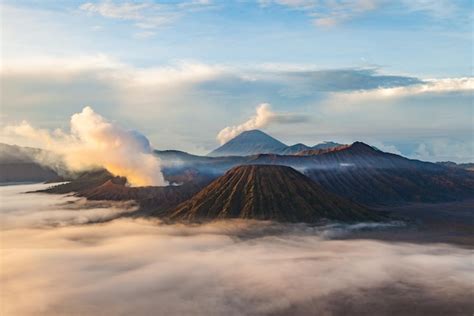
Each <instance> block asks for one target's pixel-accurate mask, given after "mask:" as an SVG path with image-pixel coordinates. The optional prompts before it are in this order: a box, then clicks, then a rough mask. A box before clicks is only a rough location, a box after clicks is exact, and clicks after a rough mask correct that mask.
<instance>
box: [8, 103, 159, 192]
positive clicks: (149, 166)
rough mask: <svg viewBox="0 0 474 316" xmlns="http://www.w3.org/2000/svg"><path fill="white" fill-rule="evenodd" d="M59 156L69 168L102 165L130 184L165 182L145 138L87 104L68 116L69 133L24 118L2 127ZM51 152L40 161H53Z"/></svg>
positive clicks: (79, 168) (40, 156)
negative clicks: (41, 126)
mask: <svg viewBox="0 0 474 316" xmlns="http://www.w3.org/2000/svg"><path fill="white" fill-rule="evenodd" d="M4 132H5V133H7V134H13V135H16V136H19V137H22V138H24V139H26V140H30V141H34V142H35V144H37V145H36V146H37V147H42V148H43V149H46V150H48V151H51V152H53V153H55V154H57V155H59V156H61V157H62V159H63V160H64V162H65V164H66V165H67V167H68V168H69V169H70V170H71V171H81V170H86V169H91V168H98V167H102V168H105V169H107V170H108V171H109V172H111V173H112V174H114V175H119V176H123V177H126V178H127V180H128V182H129V183H130V184H131V185H135V186H144V185H158V186H161V185H166V181H165V180H164V178H163V174H162V172H161V167H160V161H159V159H158V158H157V157H156V156H154V155H153V153H152V149H151V147H150V142H149V141H148V139H147V138H146V137H145V136H143V135H142V134H140V133H138V132H137V131H130V130H126V129H124V128H122V127H120V126H118V125H116V124H113V123H112V122H109V121H107V120H106V119H105V118H103V117H102V116H100V115H99V114H97V113H95V112H94V110H93V109H92V108H90V107H85V108H84V109H83V110H82V112H80V113H76V114H74V115H73V116H72V117H71V121H70V133H65V132H63V131H62V130H59V129H57V130H55V131H53V132H50V131H48V130H44V129H36V128H34V127H32V126H31V125H30V124H29V123H27V122H25V121H24V122H22V123H21V124H20V125H17V126H8V127H6V128H5V129H4ZM50 157H51V156H48V157H45V156H44V155H39V156H38V157H36V158H37V159H38V160H39V162H41V163H43V164H47V165H53V164H54V161H49V160H50Z"/></svg>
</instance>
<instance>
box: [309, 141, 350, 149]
mask: <svg viewBox="0 0 474 316" xmlns="http://www.w3.org/2000/svg"><path fill="white" fill-rule="evenodd" d="M342 145H343V144H339V143H335V142H324V143H321V144H317V145H314V146H313V147H311V149H329V148H334V147H339V146H342ZM308 149H309V148H308Z"/></svg>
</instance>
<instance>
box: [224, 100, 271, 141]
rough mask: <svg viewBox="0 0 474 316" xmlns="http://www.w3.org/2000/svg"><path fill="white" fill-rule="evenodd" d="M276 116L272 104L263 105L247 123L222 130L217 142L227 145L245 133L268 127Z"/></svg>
mask: <svg viewBox="0 0 474 316" xmlns="http://www.w3.org/2000/svg"><path fill="white" fill-rule="evenodd" d="M276 116H277V114H276V113H275V112H273V111H272V110H271V107H270V104H268V103H262V104H260V105H259V106H258V107H257V109H256V113H255V115H254V116H252V117H251V118H249V119H248V120H247V121H246V122H245V123H242V124H240V125H234V126H228V127H226V128H224V129H222V130H221V131H220V132H219V134H217V140H218V141H219V142H220V143H221V145H222V144H224V143H227V142H228V141H229V140H231V139H232V138H234V137H236V136H237V135H239V134H241V133H243V132H245V131H250V130H253V129H257V128H263V127H265V126H267V125H268V124H269V123H270V122H271V121H272V120H273V119H274V118H275V117H276Z"/></svg>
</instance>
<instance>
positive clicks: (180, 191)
mask: <svg viewBox="0 0 474 316" xmlns="http://www.w3.org/2000/svg"><path fill="white" fill-rule="evenodd" d="M172 179H173V180H183V182H184V183H183V184H182V185H169V186H163V187H154V186H147V187H130V186H127V185H126V183H127V179H126V178H123V177H115V176H113V175H112V174H111V173H109V172H108V171H107V170H96V171H90V172H85V173H83V174H81V175H80V176H79V177H78V178H76V179H74V180H72V181H71V182H68V183H64V184H60V185H57V186H53V187H50V188H48V189H46V190H42V191H41V192H46V193H56V194H66V193H74V194H75V195H77V196H81V197H85V198H87V199H88V200H106V201H129V200H134V201H136V202H137V203H138V204H139V212H137V213H136V214H137V215H154V216H159V215H160V214H161V213H162V212H164V211H166V210H168V209H171V208H174V207H176V206H177V205H178V204H179V203H181V202H183V201H186V200H187V199H189V198H191V197H192V196H193V195H194V194H196V193H197V192H199V190H201V189H202V188H203V187H205V186H206V185H207V184H209V182H210V181H211V180H210V179H209V178H208V177H206V176H201V175H199V174H197V173H196V172H193V171H192V170H191V171H189V170H186V171H185V172H183V175H180V177H177V176H176V177H172ZM170 180H171V179H170ZM184 180H187V182H185V181H184ZM173 182H174V181H173Z"/></svg>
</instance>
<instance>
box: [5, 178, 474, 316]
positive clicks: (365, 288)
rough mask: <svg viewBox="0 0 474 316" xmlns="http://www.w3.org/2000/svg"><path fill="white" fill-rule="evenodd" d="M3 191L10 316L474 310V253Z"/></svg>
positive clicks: (18, 188) (331, 230)
mask: <svg viewBox="0 0 474 316" xmlns="http://www.w3.org/2000/svg"><path fill="white" fill-rule="evenodd" d="M44 186H45V185H38V184H29V185H15V186H1V187H0V216H1V219H0V220H1V236H0V237H1V238H0V242H1V247H0V248H1V249H0V258H1V260H0V314H1V315H15V316H21V315H472V314H473V312H474V304H473V303H472V302H473V295H474V294H473V293H474V263H473V262H474V260H473V259H474V257H473V252H472V249H467V248H462V247H457V246H454V245H449V244H441V243H436V244H435V243H432V244H426V243H424V244H421V243H420V244H418V243H406V242H405V243H400V242H383V241H376V240H369V239H341V238H338V237H340V236H341V235H344V234H351V232H352V231H354V230H360V229H379V230H385V229H391V228H390V225H391V224H388V225H381V226H377V225H373V224H372V225H370V224H358V225H342V224H330V225H329V224H328V225H325V226H318V227H309V226H306V225H301V224H300V225H281V224H276V223H271V222H255V221H222V222H216V223H212V224H206V225H164V224H161V223H160V222H159V220H146V219H133V218H127V217H123V216H121V215H124V214H126V213H128V212H131V211H133V210H135V205H134V204H133V203H107V202H93V203H92V202H87V201H84V200H82V199H79V198H76V197H72V196H60V195H48V194H40V193H24V192H27V191H34V190H38V189H40V188H42V187H44Z"/></svg>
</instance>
